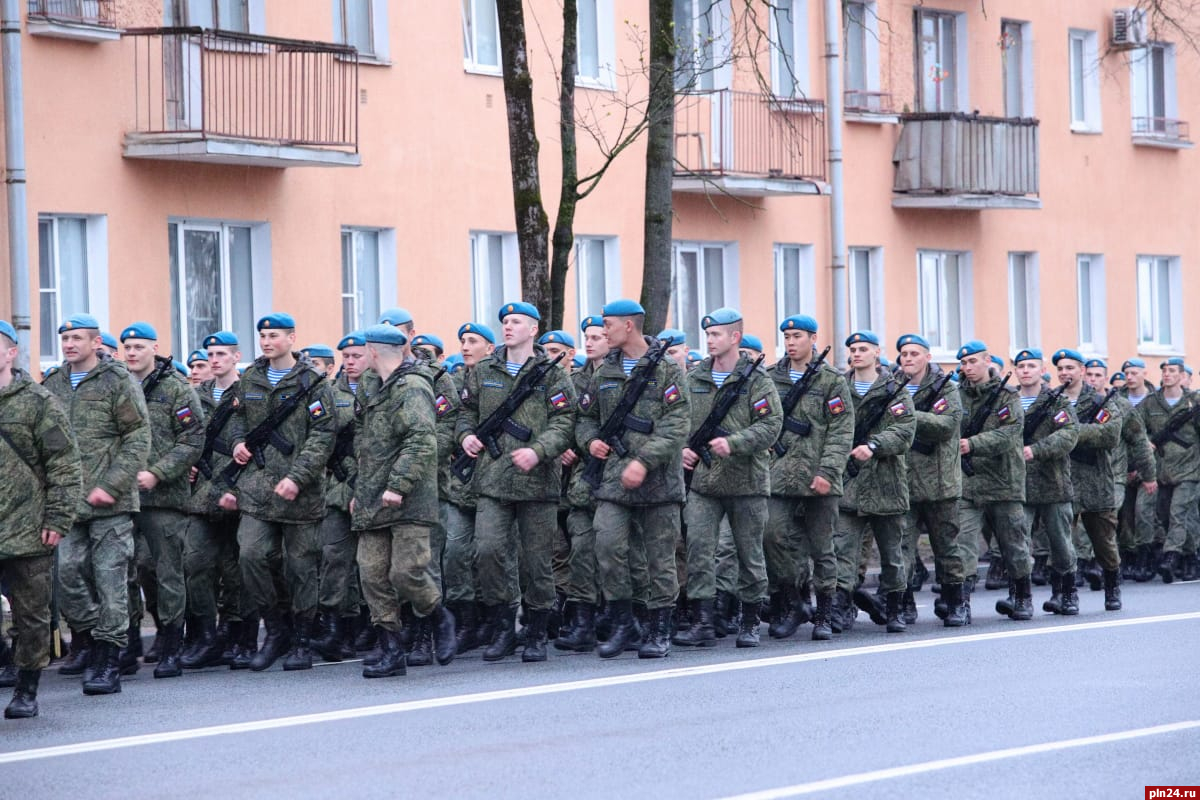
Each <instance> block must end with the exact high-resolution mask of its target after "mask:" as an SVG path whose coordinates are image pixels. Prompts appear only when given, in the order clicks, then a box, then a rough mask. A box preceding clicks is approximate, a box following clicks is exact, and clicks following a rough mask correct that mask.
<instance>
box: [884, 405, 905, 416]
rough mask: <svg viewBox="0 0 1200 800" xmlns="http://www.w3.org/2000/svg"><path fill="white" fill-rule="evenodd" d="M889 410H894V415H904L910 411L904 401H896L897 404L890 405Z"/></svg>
mask: <svg viewBox="0 0 1200 800" xmlns="http://www.w3.org/2000/svg"><path fill="white" fill-rule="evenodd" d="M888 411H890V412H892V416H893V417H903V416H904V415H905V414H906V413H908V409H907V408H906V407H905V405H904V403H896V404H895V405H893V406H890V407H889V408H888Z"/></svg>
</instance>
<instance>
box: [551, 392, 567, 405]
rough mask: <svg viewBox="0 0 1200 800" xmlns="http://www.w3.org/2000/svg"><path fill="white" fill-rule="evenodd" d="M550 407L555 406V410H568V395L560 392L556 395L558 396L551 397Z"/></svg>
mask: <svg viewBox="0 0 1200 800" xmlns="http://www.w3.org/2000/svg"><path fill="white" fill-rule="evenodd" d="M550 405H552V406H554V407H555V408H566V407H567V395H566V393H565V392H559V393H558V394H556V395H554V396H553V397H551V398H550Z"/></svg>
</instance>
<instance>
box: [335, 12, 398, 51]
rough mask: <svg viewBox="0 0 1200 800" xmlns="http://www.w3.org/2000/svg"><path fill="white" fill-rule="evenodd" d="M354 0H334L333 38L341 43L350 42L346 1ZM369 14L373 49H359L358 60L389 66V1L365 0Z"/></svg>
mask: <svg viewBox="0 0 1200 800" xmlns="http://www.w3.org/2000/svg"><path fill="white" fill-rule="evenodd" d="M350 2H354V0H333V40H334V41H335V42H338V43H339V44H350V42H349V41H347V36H346V3H350ZM365 2H366V4H367V14H368V15H369V19H370V28H371V49H370V51H369V52H368V51H366V50H359V51H358V61H359V63H361V64H379V65H381V66H388V65H390V64H391V63H392V62H391V61H390V60H389V59H390V48H389V42H388V3H387V0H365Z"/></svg>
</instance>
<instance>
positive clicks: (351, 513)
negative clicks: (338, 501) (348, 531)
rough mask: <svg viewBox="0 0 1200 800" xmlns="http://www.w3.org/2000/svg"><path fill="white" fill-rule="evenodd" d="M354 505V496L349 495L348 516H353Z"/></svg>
mask: <svg viewBox="0 0 1200 800" xmlns="http://www.w3.org/2000/svg"><path fill="white" fill-rule="evenodd" d="M354 506H355V502H354V498H353V497H351V498H350V516H354Z"/></svg>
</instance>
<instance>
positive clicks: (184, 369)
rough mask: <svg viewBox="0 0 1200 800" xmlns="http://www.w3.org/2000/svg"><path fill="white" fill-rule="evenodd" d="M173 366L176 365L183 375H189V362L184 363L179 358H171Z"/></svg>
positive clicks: (176, 368)
mask: <svg viewBox="0 0 1200 800" xmlns="http://www.w3.org/2000/svg"><path fill="white" fill-rule="evenodd" d="M171 366H173V367H175V371H176V372H178V373H179V374H180V375H182V376H183V377H185V378H186V377H187V376H188V368H187V364H184V363H183V362H182V361H180V360H179V359H177V358H173V359H171Z"/></svg>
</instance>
